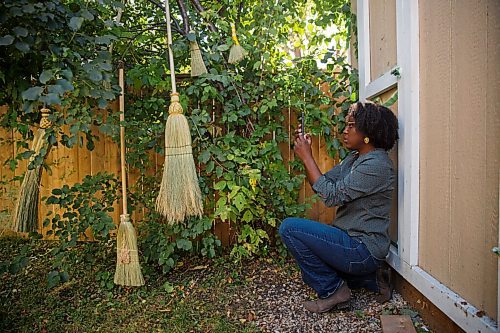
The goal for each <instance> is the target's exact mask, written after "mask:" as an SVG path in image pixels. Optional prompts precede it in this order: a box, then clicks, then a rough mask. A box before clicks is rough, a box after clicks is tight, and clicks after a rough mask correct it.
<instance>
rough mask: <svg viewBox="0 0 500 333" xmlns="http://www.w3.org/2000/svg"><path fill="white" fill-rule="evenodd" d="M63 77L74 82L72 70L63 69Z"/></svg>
mask: <svg viewBox="0 0 500 333" xmlns="http://www.w3.org/2000/svg"><path fill="white" fill-rule="evenodd" d="M61 75H62V76H64V77H65V78H66V79H67V80H69V81H71V80H73V72H72V71H71V69H63V70H62V71H61Z"/></svg>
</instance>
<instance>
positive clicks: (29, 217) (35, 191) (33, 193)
mask: <svg viewBox="0 0 500 333" xmlns="http://www.w3.org/2000/svg"><path fill="white" fill-rule="evenodd" d="M40 112H41V113H42V119H41V120H40V128H39V129H37V131H36V133H35V136H34V138H33V144H32V150H33V151H34V154H33V155H32V156H31V157H30V160H29V161H30V162H32V161H33V159H35V157H36V156H37V155H39V154H40V153H41V151H42V148H43V147H44V143H45V141H44V136H45V130H46V129H47V128H49V127H50V125H51V123H50V120H49V119H48V116H49V114H50V110H49V109H47V108H43V109H42V110H40ZM50 147H51V146H50V145H47V146H46V148H47V151H46V152H45V155H44V156H43V159H45V157H46V156H47V155H48V153H49V151H50ZM41 178H42V165H41V164H40V165H37V166H35V167H34V168H32V169H28V170H26V173H25V175H24V178H23V182H22V183H21V188H20V190H19V197H18V200H17V202H16V207H15V210H14V220H13V230H14V231H17V232H35V231H37V229H38V202H39V196H40V181H41Z"/></svg>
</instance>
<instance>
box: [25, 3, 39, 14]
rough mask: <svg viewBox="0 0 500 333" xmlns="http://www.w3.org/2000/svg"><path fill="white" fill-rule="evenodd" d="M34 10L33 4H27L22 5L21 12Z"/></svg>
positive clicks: (28, 12)
mask: <svg viewBox="0 0 500 333" xmlns="http://www.w3.org/2000/svg"><path fill="white" fill-rule="evenodd" d="M35 11H36V9H35V6H34V5H33V4H28V5H24V6H23V12H25V13H27V14H33V13H34V12H35Z"/></svg>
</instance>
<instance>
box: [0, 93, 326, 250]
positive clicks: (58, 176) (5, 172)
mask: <svg viewBox="0 0 500 333" xmlns="http://www.w3.org/2000/svg"><path fill="white" fill-rule="evenodd" d="M110 107H111V109H112V110H114V111H117V110H118V105H117V103H116V102H115V103H112V104H111V105H110ZM5 112H6V107H0V115H2V114H4V113H5ZM284 113H285V124H284V125H285V128H288V129H289V135H290V136H292V135H293V134H292V133H291V132H292V131H293V128H295V124H296V122H297V120H296V118H295V114H294V113H293V112H290V110H285V111H284ZM93 133H94V134H95V135H96V136H98V137H99V141H97V142H96V145H95V148H94V150H93V151H89V150H87V148H86V147H80V146H79V145H75V146H74V147H73V148H71V149H69V148H67V147H64V146H62V145H58V146H57V147H53V148H52V149H51V151H50V153H49V154H48V156H47V159H46V162H47V164H49V165H50V166H51V172H50V173H49V172H47V171H46V170H44V171H43V173H42V181H41V189H40V198H42V197H44V196H48V195H50V193H51V191H52V189H54V188H59V187H62V186H63V185H64V184H67V185H68V186H71V185H73V184H75V183H77V182H81V180H82V179H83V178H84V177H85V176H86V175H95V174H97V173H98V172H103V171H106V172H109V173H114V174H116V175H118V174H119V173H120V156H119V147H118V146H117V144H116V143H114V142H113V141H112V140H111V138H110V137H108V136H106V135H104V134H102V133H101V132H100V131H98V129H97V128H94V129H93ZM291 138H292V137H291ZM19 139H20V136H19V134H16V133H14V132H13V131H6V130H5V129H1V128H0V164H1V165H2V167H1V169H0V181H1V182H2V183H0V184H1V186H0V230H3V231H1V232H3V233H5V232H7V230H9V229H10V226H11V222H12V214H13V210H14V206H15V201H16V199H17V195H18V191H19V186H20V183H21V181H20V179H18V180H16V181H10V180H11V179H13V178H14V177H16V176H19V178H21V177H20V176H22V175H23V174H24V172H25V171H26V167H27V162H26V160H24V161H21V162H20V164H19V165H18V167H17V168H15V170H11V169H10V167H9V166H8V165H6V164H5V163H6V161H8V160H9V159H11V158H13V157H15V156H16V155H17V153H18V148H17V147H16V146H15V142H16V140H19ZM325 146H326V144H325V141H324V139H323V138H321V137H315V138H313V143H312V149H313V155H314V158H315V159H316V161H317V162H318V165H319V167H320V169H321V171H322V172H325V171H327V170H329V169H330V168H332V167H333V166H334V164H335V161H334V160H333V159H332V158H330V157H329V156H328V153H327V151H326V149H325ZM280 149H281V152H282V156H283V159H284V163H285V164H288V162H289V161H291V160H293V159H294V153H293V150H292V149H291V147H290V145H289V144H287V143H282V144H280ZM152 158H154V161H155V163H154V166H153V168H152V169H151V170H150V172H151V174H161V173H159V171H160V170H161V169H162V168H163V156H160V155H154V156H152ZM128 177H129V183H131V184H133V183H134V182H135V181H136V180H137V179H138V177H139V172H138V171H137V170H133V169H132V170H129V175H128ZM158 181H160V179H159V180H158ZM312 195H313V190H312V189H311V187H310V186H309V184H307V183H306V182H305V181H304V184H303V185H302V187H301V189H300V194H299V197H300V199H299V201H300V202H303V201H304V199H306V198H308V197H311V196H312ZM119 204H120V203H116V204H115V207H114V208H115V211H114V212H113V214H112V217H113V220H114V221H115V223H117V224H118V223H119V221H120V219H119V216H120V212H121V208H120V205H119ZM55 208H56V207H47V206H46V205H45V204H44V203H40V204H39V211H38V217H39V230H41V232H42V234H43V235H44V238H45V239H49V238H50V237H49V236H47V235H46V232H47V230H48V229H50V227H48V228H43V226H42V223H43V219H44V218H45V217H46V215H47V213H48V211H54V212H55V211H56V209H55ZM334 214H335V210H334V208H327V207H325V206H324V205H323V203H322V202H320V201H317V202H315V203H313V204H312V207H311V208H310V209H309V210H308V211H307V216H308V217H309V218H311V219H313V220H317V221H321V222H323V223H329V222H331V221H332V220H333V218H334ZM143 215H144V212H143V211H142V210H140V209H139V210H136V211H134V213H133V216H132V219H133V221H141V220H142V216H143ZM213 228H214V230H213V231H214V233H215V234H216V235H217V237H218V238H219V239H220V240H221V242H222V243H223V244H225V245H227V244H229V243H231V240H232V237H231V229H230V225H229V224H228V223H224V222H219V223H216V224H215V225H214V227H213Z"/></svg>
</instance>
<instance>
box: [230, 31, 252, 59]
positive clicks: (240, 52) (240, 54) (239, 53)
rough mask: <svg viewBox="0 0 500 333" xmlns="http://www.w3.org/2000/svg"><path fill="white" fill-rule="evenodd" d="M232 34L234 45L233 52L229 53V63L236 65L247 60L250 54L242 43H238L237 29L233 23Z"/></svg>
mask: <svg viewBox="0 0 500 333" xmlns="http://www.w3.org/2000/svg"><path fill="white" fill-rule="evenodd" d="M231 34H232V38H233V42H234V44H233V45H232V46H231V50H230V51H229V59H228V62H229V63H230V64H235V63H237V62H240V61H241V60H242V59H243V58H245V57H246V55H247V54H248V52H247V51H246V50H245V49H244V48H243V47H242V46H241V45H240V42H238V37H236V27H235V25H234V23H231Z"/></svg>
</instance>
